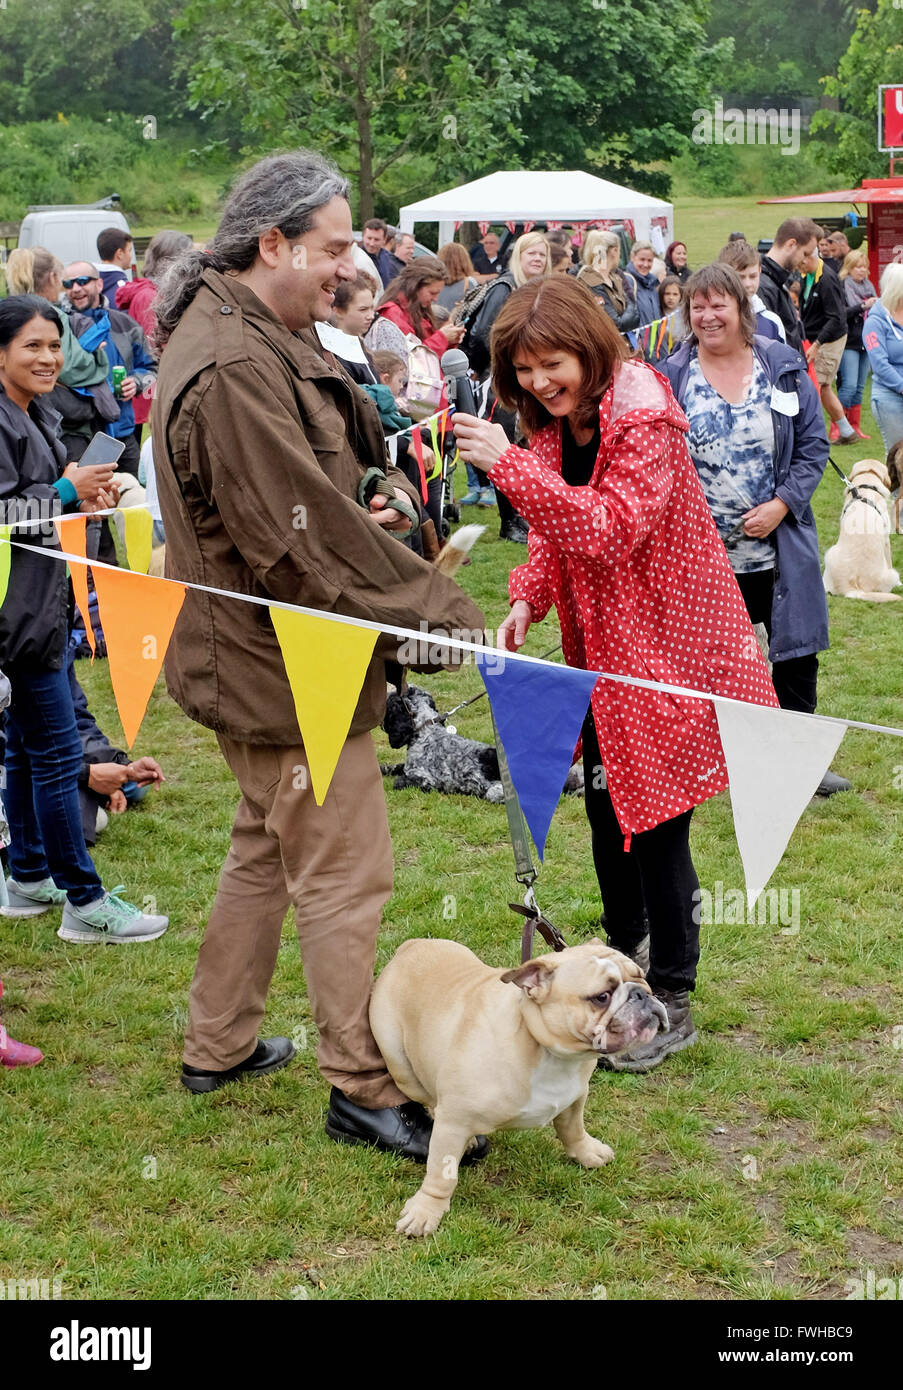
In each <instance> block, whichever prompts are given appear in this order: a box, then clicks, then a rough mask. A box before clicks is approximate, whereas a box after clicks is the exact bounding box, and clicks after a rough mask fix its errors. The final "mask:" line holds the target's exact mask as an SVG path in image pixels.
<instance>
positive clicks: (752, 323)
mask: <svg viewBox="0 0 903 1390" xmlns="http://www.w3.org/2000/svg"><path fill="white" fill-rule="evenodd" d="M695 294H701V295H702V297H703V299H711V297H712V295H713V294H724V295H727V297H728V298H729V299H734V300H736V302H737V309H738V311H739V314H740V334H741V336H742V338H743V341H744V343H745V344H746V346H747V347H752V340H753V338H754V337H755V336H756V315H755V312H754V310H753V307H752V305H751V304H750V302H749V296H748V295H747V293H746V290H745V289H744V288H743V281H742V280H741V279H740V276H739V275H738V274H737V272H736V270H734V269H733V268H732V267H731V266H729V265H726V264H725V263H724V261H713V262H712V264H711V265H704V266H703V267H702V268H701V269H700V270H694V272H693V274H692V275H691V276H690V278H689V280H687V282H686V284H685V285H684V292H683V296H682V297H681V301H680V311H681V313H682V314H683V320H684V323H685V324H686V325H687V339H688V341H689V342H691V343H698V339H697V337H696V334H695V333H694V332H693V329H692V328H691V327H690V302H691V300H692V299H693V296H694V295H695Z"/></svg>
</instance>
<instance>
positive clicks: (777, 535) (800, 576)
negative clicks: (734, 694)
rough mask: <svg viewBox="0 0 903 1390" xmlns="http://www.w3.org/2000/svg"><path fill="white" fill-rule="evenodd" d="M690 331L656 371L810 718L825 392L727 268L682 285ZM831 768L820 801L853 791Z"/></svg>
mask: <svg viewBox="0 0 903 1390" xmlns="http://www.w3.org/2000/svg"><path fill="white" fill-rule="evenodd" d="M683 314H684V320H685V322H687V323H688V324H689V336H688V338H687V339H686V340H685V341H684V342H683V343H681V345H680V347H678V348H677V350H676V351H675V352H674V353H672V355H671V356H670V357H669V358H668V360H667V361H666V362H664V363H662V364H661V366H660V367H659V370H660V371H662V372H664V374H665V376H667V377H668V379H669V381H670V383H671V388H672V390H673V391H674V394H675V396H676V397H677V399H678V401H679V402H680V405H681V406H682V408H683V411H684V414H685V415H686V417H687V420H688V422H689V435H688V438H687V445H688V447H689V450H690V456H691V457H692V459H693V462H694V464H695V465H696V469H697V472H698V473H699V479H700V482H701V483H702V489H703V492H704V493H705V496H706V500H707V502H708V504H709V506H710V507H711V509H712V514H713V516H714V518H715V524H716V526H717V527H718V531H719V533H720V535H721V538H722V540H723V541H724V543H725V546H726V548H727V552H728V555H729V556H730V560H731V566H732V568H733V570H734V576H735V578H736V580H737V583H738V585H739V586H740V592H741V594H742V595H743V599H744V601H745V603H746V608H747V612H748V613H749V616H750V619H751V621H752V622H753V623H763V624H764V625H765V628H766V631H767V632H768V637H769V644H770V645H769V658H770V660H771V661H772V663H773V667H772V680H773V681H774V688H775V692H776V694H777V697H778V700H779V702H780V704H781V706H782V707H783V708H784V709H793V710H802V711H803V712H805V713H807V714H811V713H812V712H813V711H814V710H815V705H816V698H817V693H816V685H817V678H818V656H817V653H818V652H820V651H823V650H824V649H825V648H826V647H827V646H828V606H827V602H826V599H825V590H824V584H823V583H822V577H821V563H820V560H819V554H818V534H817V532H816V529H815V517H814V516H813V514H812V508H811V506H810V499H811V497H812V494H813V493H814V491H815V489H816V487H817V486H818V483H819V481H820V479H821V476H822V474H823V472H824V470H825V464H826V463H827V460H828V444H827V440H826V439H825V428H824V424H823V422H822V414H821V408H820V405H819V400H818V396H817V395H816V393H815V388H814V387H813V385H812V383H811V381H810V380H809V377H808V375H807V372H806V363H805V362H804V360H803V358H802V357H801V356H800V354H799V353H798V352H797V351H796V349H795V348H790V347H787V346H786V344H784V343H781V342H777V341H770V340H767V339H765V338H760V337H757V336H756V333H755V315H754V313H753V311H752V308H751V307H750V303H749V299H748V297H747V294H746V291H745V290H744V288H743V284H742V282H741V280H740V277H739V275H738V274H737V272H736V271H735V270H733V269H732V268H731V267H730V266H728V265H725V264H723V263H716V264H714V265H709V266H705V267H704V268H703V269H702V270H698V271H696V273H695V274H694V275H692V276H691V277H690V279H689V280H688V281H687V283H686V285H685V286H684V300H683ZM849 786H850V784H849V782H847V781H846V780H845V779H844V778H842V777H837V776H836V775H835V774H834V773H833V772H828V773H826V774H825V777H824V779H823V780H822V783H821V785H820V786H819V788H818V791H819V793H820V794H821V795H822V796H830V795H831V794H832V793H833V792H835V791H847V790H849Z"/></svg>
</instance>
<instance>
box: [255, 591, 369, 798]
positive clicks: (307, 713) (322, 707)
mask: <svg viewBox="0 0 903 1390" xmlns="http://www.w3.org/2000/svg"><path fill="white" fill-rule="evenodd" d="M270 617H271V618H272V620H273V627H274V628H275V629H276V636H277V637H278V639H279V646H280V647H281V648H282V659H283V661H284V662H285V673H286V675H287V676H288V683H289V685H290V686H291V688H292V696H293V698H294V701H295V713H296V714H297V716H298V727H299V729H300V730H301V738H302V741H303V743H304V751H305V753H306V754H307V765H308V767H309V769H310V781H311V786H312V787H313V793H314V799H315V801H316V803H317V805H318V806H322V805H323V802H324V801H325V800H326V793H327V792H328V791H329V784H330V782H331V781H332V775H333V773H334V772H335V769H336V763H337V762H338V761H339V755H340V754H341V751H342V747H343V745H344V743H345V739H346V738H347V737H348V729H349V727H350V725H351V719H352V716H353V715H354V710H355V706H356V705H357V700H358V696H359V695H360V693H361V686H362V685H363V683H364V676H365V674H366V671H367V667H368V666H369V665H370V658H371V656H372V655H373V648H374V647H375V645H376V639H377V637H378V636H379V633H378V632H373V631H372V630H371V629H370V628H366V627H352V626H351V624H350V623H336V622H331V621H330V620H329V619H328V618H312V617H309V616H308V615H307V614H306V613H292V612H290V611H289V610H288V609H285V608H274V607H271V608H270Z"/></svg>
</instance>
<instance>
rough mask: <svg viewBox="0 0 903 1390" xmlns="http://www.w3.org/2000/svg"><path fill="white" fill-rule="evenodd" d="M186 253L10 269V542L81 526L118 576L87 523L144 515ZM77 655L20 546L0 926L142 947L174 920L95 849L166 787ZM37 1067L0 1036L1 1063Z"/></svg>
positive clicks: (123, 244) (1, 649)
mask: <svg viewBox="0 0 903 1390" xmlns="http://www.w3.org/2000/svg"><path fill="white" fill-rule="evenodd" d="M191 245H192V241H191V238H190V237H188V236H187V235H185V234H184V233H180V232H162V233H159V234H158V236H156V237H155V238H153V240H152V242H151V244H150V246H149V247H148V252H147V256H146V258H145V275H144V277H143V278H142V279H133V278H132V276H131V271H130V269H129V267H130V266H131V263H132V242H131V238H130V237H129V236H128V235H127V234H126V233H124V232H122V231H121V230H119V229H118V228H109V229H107V230H105V231H103V232H102V233H101V234H100V236H99V237H98V242H97V255H98V259H97V262H96V263H94V262H88V261H76V262H73V263H72V264H70V265H68V266H64V265H63V264H62V263H61V262H60V261H59V260H58V258H57V257H56V256H54V255H53V254H52V253H51V252H49V251H47V250H46V249H45V248H43V247H40V246H38V247H33V248H28V249H22V250H16V251H13V252H12V253H11V254H10V256H9V258H8V260H7V264H6V267H5V273H6V283H7V289H8V291H9V294H8V295H7V297H6V298H5V299H3V300H2V301H0V508H2V521H3V523H4V524H5V525H13V526H14V527H16V528H17V529H14V530H13V531H12V533H11V534H12V536H13V539H19V540H21V541H23V542H25V543H27V544H29V545H31V546H33V547H39V548H40V549H41V550H56V551H59V550H60V549H63V548H64V546H63V545H61V542H60V539H59V536H58V534H57V532H56V529H55V527H54V524H53V519H54V518H55V517H67V516H72V515H74V514H76V513H82V514H85V515H86V516H87V518H88V521H87V531H88V533H89V534H88V535H87V536H86V541H87V545H88V547H89V548H88V554H89V555H90V557H91V558H94V559H103V560H104V561H105V562H107V563H112V564H116V563H117V559H116V549H115V544H114V542H113V538H112V534H111V532H110V530H109V524H108V521H107V519H106V516H104V518H103V519H96V520H91V517H92V516H93V515H95V514H96V513H104V514H108V513H109V512H111V511H112V510H115V509H117V508H121V507H123V506H136V505H143V504H146V502H147V494H146V492H145V489H144V487H143V486H142V485H141V483H140V482H139V476H138V475H139V472H140V471H141V461H142V448H141V439H142V433H143V431H144V429H145V426H146V422H147V419H148V414H149V409H150V398H151V396H152V392H153V387H154V384H155V381H156V372H157V358H156V354H155V349H154V347H153V331H154V320H153V308H152V302H153V299H154V297H155V295H156V281H157V278H158V277H159V276H160V275H161V274H162V273H163V272H164V271H165V268H166V265H167V264H169V263H171V261H172V260H173V259H174V258H176V257H177V256H179V255H180V254H181V253H182V252H183V251H184V250H185V249H186V247H190V246H191ZM129 310H131V312H128V311H129ZM97 433H101V434H104V435H107V436H109V437H110V438H111V439H112V440H115V441H118V443H119V445H120V449H119V457H118V460H117V462H116V463H112V462H106V463H99V464H89V463H86V464H85V465H84V466H82V465H81V464H80V462H79V461H80V460H81V459H82V457H83V455H84V454H85V452H86V450H87V448H88V445H89V443H90V441H91V439H92V437H93V436H94V435H95V434H97ZM148 444H149V440H148ZM146 460H147V454H145V461H146ZM89 621H90V618H89ZM82 631H83V630H82ZM95 637H96V638H102V632H101V631H100V629H99V627H98V629H97V633H96V634H95ZM80 646H81V642H80V640H79V633H78V630H77V627H76V622H75V612H74V605H73V603H72V597H71V588H70V583H69V579H68V577H67V572H66V566H65V565H64V564H62V563H60V562H59V561H54V560H51V559H45V558H44V556H43V555H41V554H40V553H38V552H37V550H35V549H33V550H31V551H26V550H22V549H19V548H17V547H15V546H13V547H12V554H11V559H10V568H9V582H8V587H7V591H6V595H5V598H4V600H3V604H2V607H0V667H2V671H3V691H2V693H3V708H4V715H3V737H2V743H3V768H4V782H3V808H4V820H3V827H4V833H3V844H4V846H5V858H6V865H7V869H8V877H7V878H6V881H5V885H4V887H3V892H2V901H0V913H2V914H3V915H4V916H11V917H30V916H37V915H40V914H42V913H45V912H47V911H49V910H51V909H52V908H54V907H60V908H62V921H61V924H60V927H59V930H58V935H59V936H60V937H61V938H62V939H63V940H64V941H68V942H75V943H79V944H85V943H95V942H117V943H134V942H142V941H150V940H154V939H156V938H157V937H159V936H161V935H162V934H163V933H164V932H165V930H166V927H167V918H166V917H165V916H162V915H159V914H152V913H145V912H142V911H141V910H140V909H139V908H137V907H135V906H134V905H133V904H132V903H131V902H130V901H129V900H128V898H127V897H124V896H122V891H123V890H122V889H121V888H120V887H117V888H114V889H112V890H108V889H106V888H104V885H103V883H102V881H101V879H100V877H99V875H98V873H97V870H96V868H95V866H94V863H93V860H92V858H91V856H90V854H89V852H88V850H89V847H90V846H92V845H93V844H94V843H95V841H96V839H97V836H98V834H99V833H101V832H102V831H103V830H104V829H105V828H106V827H107V825H108V823H109V817H110V816H114V815H117V814H120V813H122V812H124V811H126V810H127V809H128V808H129V807H130V806H135V805H137V804H138V802H139V801H141V800H142V798H143V797H144V796H145V795H146V793H147V792H148V791H149V790H150V789H151V788H152V787H158V786H160V785H161V784H162V783H163V782H164V780H165V778H164V775H163V771H162V769H161V767H160V765H159V763H158V762H157V761H156V759H155V758H153V757H151V756H149V755H144V756H140V757H134V758H133V757H131V756H130V755H129V754H128V753H126V752H125V751H124V750H123V749H120V748H117V747H116V746H115V745H114V744H113V743H112V742H111V741H110V739H109V738H108V737H107V735H106V734H105V733H104V732H103V730H102V729H101V728H100V726H99V724H98V723H97V721H96V719H95V718H94V716H93V714H92V713H91V710H90V708H89V705H88V700H87V697H86V695H85V692H84V690H83V689H82V687H81V685H80V683H79V681H78V677H77V675H76V670H75V658H76V655H77V654H78V651H79V648H80ZM40 1060H41V1054H40V1052H39V1051H38V1049H36V1048H33V1047H30V1046H26V1045H24V1044H18V1043H16V1041H15V1040H14V1039H12V1038H10V1037H9V1035H8V1034H7V1033H6V1032H5V1031H4V1030H3V1028H2V1027H0V1064H2V1065H4V1066H12V1065H32V1064H34V1063H35V1062H37V1061H40Z"/></svg>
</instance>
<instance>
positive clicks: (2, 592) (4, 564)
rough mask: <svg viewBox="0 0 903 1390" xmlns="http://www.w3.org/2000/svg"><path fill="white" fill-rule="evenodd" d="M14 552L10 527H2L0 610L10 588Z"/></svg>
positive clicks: (0, 542) (0, 545)
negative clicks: (10, 568)
mask: <svg viewBox="0 0 903 1390" xmlns="http://www.w3.org/2000/svg"><path fill="white" fill-rule="evenodd" d="M12 558H13V552H12V547H11V545H10V543H9V527H8V526H0V608H2V607H3V604H4V602H5V600H6V591H7V589H8V588H9V567H10V565H11V564H12Z"/></svg>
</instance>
